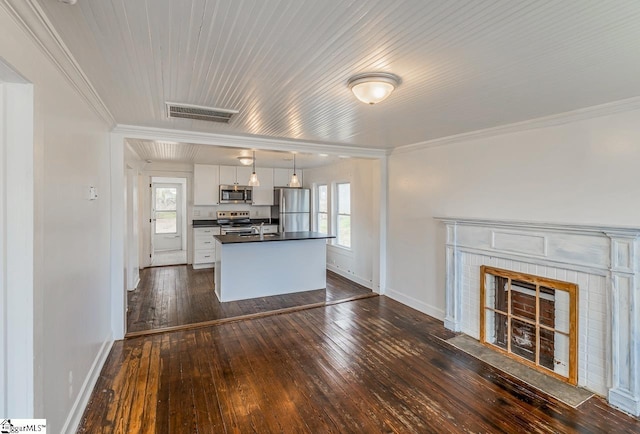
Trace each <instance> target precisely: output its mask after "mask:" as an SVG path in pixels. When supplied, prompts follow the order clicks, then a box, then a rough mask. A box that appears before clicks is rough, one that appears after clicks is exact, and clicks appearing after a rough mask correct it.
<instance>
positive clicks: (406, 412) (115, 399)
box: [79, 297, 640, 433]
mask: <svg viewBox="0 0 640 434" xmlns="http://www.w3.org/2000/svg"><path fill="white" fill-rule="evenodd" d="M450 336H452V334H451V333H450V332H448V331H446V330H445V329H444V328H443V326H442V323H441V322H439V321H436V320H434V319H432V318H430V317H428V316H426V315H423V314H421V313H419V312H417V311H415V310H412V309H410V308H408V307H406V306H404V305H402V304H400V303H397V302H395V301H393V300H391V299H389V298H387V297H375V298H367V299H362V300H357V301H352V302H347V303H342V304H336V305H332V306H327V307H322V308H317V309H309V310H304V311H299V312H294V313H288V314H282V315H275V316H269V317H264V318H259V319H254V320H249V321H240V322H234V323H229V324H223V325H219V326H215V327H208V328H200V329H196V330H188V331H180V332H173V333H165V334H162V335H155V336H148V337H140V338H134V339H128V340H125V341H118V342H116V343H115V344H114V346H113V349H112V350H111V354H110V355H109V358H108V360H107V363H106V365H105V367H104V369H103V371H102V374H101V376H100V378H99V380H98V383H97V385H96V387H95V390H94V391H93V394H92V396H91V399H90V402H89V405H88V407H87V409H86V411H85V414H84V417H83V421H82V424H81V427H80V429H79V432H82V433H98V432H105V433H111V432H116V433H138V432H144V433H248V432H257V433H272V432H279V433H303V432H305V433H307V432H308V433H325V432H332V433H351V432H353V433H378V432H382V433H388V432H396V433H412V432H416V433H425V432H437V433H443V432H476V433H478V432H510V433H512V432H537V433H558V432H562V433H564V432H581V433H595V432H618V433H622V432H628V433H630V432H640V421H639V420H638V419H634V418H632V417H630V416H627V415H625V414H623V413H620V412H618V411H616V410H614V409H612V408H611V407H609V406H608V405H607V404H606V402H605V401H604V400H602V399H600V398H592V399H590V400H589V401H587V402H586V403H584V404H582V405H581V406H580V407H579V408H578V409H573V408H571V407H568V406H566V405H564V404H562V403H560V402H558V401H556V400H554V399H553V398H551V397H549V396H546V395H544V394H542V393H541V392H538V391H536V390H534V389H532V388H530V387H529V386H527V385H526V384H525V383H523V382H521V381H519V380H517V379H515V378H513V377H511V376H509V375H507V374H504V373H502V372H500V371H499V370H497V369H495V368H493V367H491V366H489V365H487V364H485V363H483V362H481V361H479V360H477V359H474V358H473V357H471V356H469V355H467V354H465V353H463V352H461V351H459V350H457V349H455V348H453V347H451V346H450V345H448V344H447V343H445V342H443V340H442V339H445V338H447V337H450Z"/></svg>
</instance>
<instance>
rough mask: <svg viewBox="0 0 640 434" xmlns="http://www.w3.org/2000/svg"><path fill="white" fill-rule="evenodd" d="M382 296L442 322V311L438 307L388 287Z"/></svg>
mask: <svg viewBox="0 0 640 434" xmlns="http://www.w3.org/2000/svg"><path fill="white" fill-rule="evenodd" d="M384 295H386V296H387V297H389V298H392V299H394V300H395V301H399V302H400V303H402V304H405V305H407V306H409V307H410V308H413V309H415V310H418V311H420V312H422V313H425V314H427V315H429V316H432V317H434V318H435V319H438V320H440V321H444V310H443V309H440V308H438V307H435V306H432V305H430V304H427V303H425V302H424V301H420V300H418V299H416V298H413V297H411V296H408V295H406V294H403V293H401V292H398V291H396V290H394V289H391V288H389V287H387V288H386V290H385V293H384Z"/></svg>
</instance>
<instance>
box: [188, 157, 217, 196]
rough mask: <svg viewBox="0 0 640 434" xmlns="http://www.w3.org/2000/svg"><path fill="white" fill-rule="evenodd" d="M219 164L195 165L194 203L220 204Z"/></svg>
mask: <svg viewBox="0 0 640 434" xmlns="http://www.w3.org/2000/svg"><path fill="white" fill-rule="evenodd" d="M219 185H220V171H219V166H210V165H208V164H194V165H193V204H194V205H218V191H219Z"/></svg>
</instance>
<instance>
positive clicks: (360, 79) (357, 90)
mask: <svg viewBox="0 0 640 434" xmlns="http://www.w3.org/2000/svg"><path fill="white" fill-rule="evenodd" d="M399 81H400V80H399V78H398V77H397V76H395V75H393V74H387V73H382V72H380V73H371V74H360V75H356V76H354V77H351V79H350V80H349V88H350V89H351V92H353V94H354V95H355V97H356V98H358V99H359V100H360V101H362V102H363V103H365V104H377V103H379V102H380V101H384V100H385V99H386V98H387V97H388V96H389V95H391V92H393V90H394V89H395V88H396V86H397V85H398V83H399Z"/></svg>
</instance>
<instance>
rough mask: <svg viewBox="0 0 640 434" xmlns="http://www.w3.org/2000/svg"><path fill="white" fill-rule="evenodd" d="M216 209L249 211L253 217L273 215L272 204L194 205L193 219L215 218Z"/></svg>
mask: <svg viewBox="0 0 640 434" xmlns="http://www.w3.org/2000/svg"><path fill="white" fill-rule="evenodd" d="M216 211H249V212H250V213H251V214H250V216H251V218H269V217H270V216H271V207H270V206H251V205H218V206H194V207H193V213H192V215H193V219H194V220H198V219H203V220H205V219H215V218H216Z"/></svg>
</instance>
